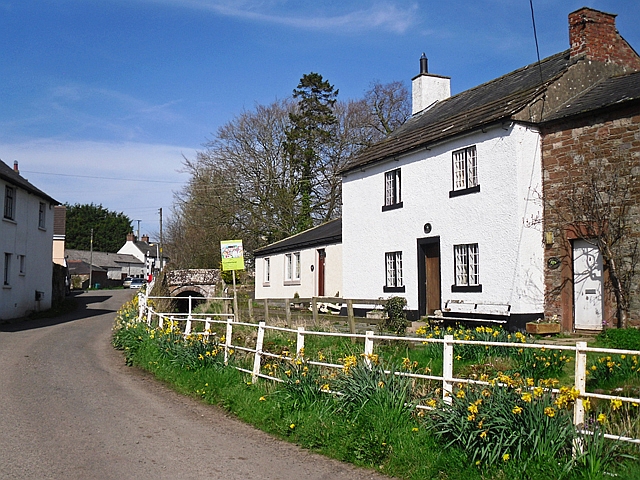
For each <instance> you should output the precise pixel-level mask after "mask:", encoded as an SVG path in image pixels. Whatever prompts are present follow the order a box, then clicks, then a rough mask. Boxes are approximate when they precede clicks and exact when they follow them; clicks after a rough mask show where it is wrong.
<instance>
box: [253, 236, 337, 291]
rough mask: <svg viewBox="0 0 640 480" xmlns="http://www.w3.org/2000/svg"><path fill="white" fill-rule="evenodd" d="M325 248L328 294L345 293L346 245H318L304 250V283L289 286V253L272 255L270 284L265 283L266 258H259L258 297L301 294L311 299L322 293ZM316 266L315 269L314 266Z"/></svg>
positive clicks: (302, 257)
mask: <svg viewBox="0 0 640 480" xmlns="http://www.w3.org/2000/svg"><path fill="white" fill-rule="evenodd" d="M320 248H324V249H325V252H326V259H325V296H333V295H335V294H336V293H339V294H340V295H342V271H343V268H342V245H341V244H339V243H338V244H332V245H318V246H315V247H313V248H308V249H305V250H294V251H292V252H291V253H293V252H295V251H299V252H300V282H299V283H297V284H295V285H287V284H286V282H285V268H286V262H285V254H286V253H289V252H286V253H278V254H275V255H271V256H269V257H268V258H270V262H271V278H270V282H269V283H268V284H267V283H265V282H264V279H265V275H264V265H265V262H264V258H265V257H256V259H255V265H256V266H255V269H256V270H255V271H256V278H255V282H256V283H255V298H256V299H261V298H293V297H294V294H295V293H298V295H299V296H300V298H310V297H314V296H316V295H317V294H318V282H317V273H318V272H317V266H318V249H320ZM312 265H313V267H314V269H313V271H311V266H312Z"/></svg>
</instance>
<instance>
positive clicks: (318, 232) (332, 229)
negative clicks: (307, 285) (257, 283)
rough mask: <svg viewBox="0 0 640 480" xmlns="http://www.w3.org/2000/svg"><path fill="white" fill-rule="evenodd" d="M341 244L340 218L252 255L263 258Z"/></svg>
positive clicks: (261, 249) (256, 251)
mask: <svg viewBox="0 0 640 480" xmlns="http://www.w3.org/2000/svg"><path fill="white" fill-rule="evenodd" d="M335 243H342V218H336V219H335V220H330V221H328V222H326V223H323V224H322V225H318V226H317V227H314V228H310V229H309V230H305V231H304V232H300V233H298V234H297V235H294V236H292V237H288V238H285V239H284V240H280V241H279V242H275V243H272V244H271V245H267V246H266V247H262V248H258V249H257V250H255V251H254V252H253V253H254V255H255V256H256V257H264V256H267V255H273V254H275V253H281V252H290V251H293V250H300V249H302V248H311V247H316V246H320V245H330V244H335Z"/></svg>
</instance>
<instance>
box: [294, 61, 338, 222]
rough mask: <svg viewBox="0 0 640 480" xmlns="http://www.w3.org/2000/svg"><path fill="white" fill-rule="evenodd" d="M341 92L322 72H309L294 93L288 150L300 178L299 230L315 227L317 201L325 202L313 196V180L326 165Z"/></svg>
mask: <svg viewBox="0 0 640 480" xmlns="http://www.w3.org/2000/svg"><path fill="white" fill-rule="evenodd" d="M337 95H338V90H334V87H333V85H331V84H330V83H329V82H328V81H327V80H324V79H323V78H322V75H320V74H319V73H314V72H311V73H308V74H306V75H303V76H302V78H301V79H300V83H299V84H298V87H297V88H296V89H294V91H293V98H294V99H298V111H297V112H292V113H290V114H289V120H290V122H291V125H290V127H289V128H288V129H287V132H286V136H287V143H286V149H287V153H288V154H289V157H290V159H291V165H292V166H293V167H294V168H295V169H296V172H297V174H298V175H299V180H298V189H299V193H300V198H301V202H300V211H299V212H298V219H297V220H298V222H297V223H298V225H297V231H299V232H301V231H303V230H306V229H308V228H311V227H312V226H313V223H314V222H313V214H314V210H315V208H314V207H315V205H314V202H318V201H320V202H321V201H322V200H323V199H321V198H320V197H319V196H318V195H314V193H316V192H314V177H315V176H316V174H317V172H318V171H320V172H321V171H322V170H323V168H324V166H325V155H324V153H325V152H324V150H325V149H326V148H327V147H328V146H329V145H330V143H331V141H332V137H331V127H333V125H335V123H336V117H335V115H334V113H333V107H334V105H335V103H336V98H337Z"/></svg>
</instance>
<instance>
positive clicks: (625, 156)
mask: <svg viewBox="0 0 640 480" xmlns="http://www.w3.org/2000/svg"><path fill="white" fill-rule="evenodd" d="M599 160H600V161H601V160H604V162H605V163H607V164H608V165H607V169H609V168H610V169H617V170H618V171H619V172H624V171H631V172H632V175H633V174H635V175H640V106H639V105H638V104H637V103H636V104H635V105H633V106H630V107H627V108H626V109H622V110H617V111H615V112H610V113H607V114H602V115H600V116H595V117H593V116H592V117H590V118H584V119H581V120H574V121H564V122H562V123H556V124H554V125H551V126H545V127H544V128H543V129H542V165H543V175H544V176H543V194H544V202H545V214H544V215H545V217H544V218H545V220H544V230H545V232H547V231H548V232H553V235H554V242H553V244H551V245H547V246H546V249H545V260H546V261H548V260H549V259H550V258H552V257H557V258H559V259H561V264H560V267H559V268H556V269H551V268H548V267H547V268H546V269H545V291H546V306H545V314H546V315H549V316H551V315H554V314H555V315H558V316H559V317H561V321H562V325H563V328H564V330H567V331H570V330H572V329H573V288H572V284H571V280H572V265H571V263H572V262H571V243H570V241H571V240H572V237H573V238H575V237H576V235H575V232H572V229H571V228H570V226H569V225H564V224H562V221H561V220H560V217H561V215H562V212H563V211H566V208H567V207H566V201H565V200H566V198H567V196H568V195H569V194H570V192H571V183H572V182H573V181H575V182H580V181H585V180H587V179H588V178H590V176H591V173H592V172H593V166H594V164H595V163H596V162H597V161H599ZM624 162H630V163H631V170H630V169H629V167H628V166H624V165H623V163H624ZM567 179H571V182H569V181H567ZM639 183H640V182H636V184H635V186H633V187H631V190H630V193H631V198H632V199H633V201H632V203H633V207H632V208H631V209H630V213H629V218H630V220H631V224H632V231H631V234H630V235H629V238H628V240H629V241H634V240H636V239H638V238H640V184H639ZM563 202H564V203H563ZM563 209H565V210H563ZM638 271H639V272H640V265H639V266H638ZM639 278H640V276H639ZM606 279H607V275H606V271H605V281H606ZM638 293H639V291H638V280H636V281H635V282H634V294H633V295H632V303H631V312H630V317H629V318H630V319H631V320H632V322H633V323H635V324H640V298H638ZM605 304H606V305H605V307H606V308H605V321H606V322H607V323H608V324H610V325H611V326H613V325H615V309H614V305H615V304H614V303H613V301H612V297H611V296H610V295H609V297H608V298H605Z"/></svg>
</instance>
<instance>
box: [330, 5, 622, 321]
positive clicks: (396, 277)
mask: <svg viewBox="0 0 640 480" xmlns="http://www.w3.org/2000/svg"><path fill="white" fill-rule="evenodd" d="M601 17H603V16H602V15H600V12H597V11H593V10H591V9H586V8H585V9H581V10H578V11H576V12H574V13H572V14H571V15H570V38H571V39H572V40H571V41H572V47H573V48H572V49H570V50H567V51H564V52H561V53H558V54H556V55H554V56H552V57H549V58H546V59H544V60H542V61H541V62H540V63H535V64H531V65H528V66H526V67H524V68H521V69H519V70H516V71H514V72H511V73H509V74H507V75H504V76H502V77H500V78H497V79H495V80H492V81H490V82H488V83H485V84H483V85H480V86H478V87H475V88H473V89H471V90H467V91H464V92H462V93H459V94H457V95H455V96H449V91H450V90H449V79H448V78H447V77H442V76H440V75H433V74H431V73H429V72H428V68H427V59H426V57H425V56H424V55H423V57H422V58H421V59H420V73H419V75H417V76H416V77H415V78H414V79H413V86H412V88H413V116H412V118H411V119H409V121H407V123H406V124H405V125H403V126H402V127H401V128H399V129H398V130H396V131H395V132H394V133H393V134H391V135H390V136H389V137H388V138H387V139H385V140H383V141H381V142H379V143H378V144H376V145H374V146H372V147H370V148H368V149H366V150H365V151H364V152H363V153H361V154H360V155H358V156H357V157H355V158H354V159H352V161H351V162H350V163H349V164H348V165H347V166H346V167H345V168H344V169H343V171H342V175H343V181H342V198H343V208H342V219H343V232H342V234H343V237H342V238H343V272H344V273H343V289H344V297H345V298H377V297H389V296H392V295H399V296H403V297H405V298H406V299H407V304H408V309H409V316H410V317H412V318H419V317H423V316H425V315H434V314H440V311H441V312H442V313H443V314H444V315H445V316H450V317H457V318H467V319H482V320H485V321H498V322H504V323H507V324H508V326H509V327H510V328H523V327H524V323H525V322H527V321H530V320H535V319H537V318H540V317H543V316H544V309H545V283H544V274H545V256H544V253H545V245H544V243H543V232H542V218H543V209H542V202H541V201H539V196H540V194H541V193H542V178H543V168H542V161H541V145H542V135H541V133H540V126H541V125H542V124H543V122H544V121H545V120H546V119H547V118H551V116H553V115H554V114H556V113H557V112H560V113H559V114H560V115H562V111H563V109H565V108H566V107H567V105H568V104H570V101H571V99H572V98H574V97H575V96H576V95H578V94H579V93H581V92H585V91H587V90H589V89H591V88H592V87H593V86H594V85H596V84H598V82H600V81H602V80H603V79H606V78H608V77H611V76H612V75H616V74H620V73H625V72H626V71H628V68H627V66H626V65H625V64H624V62H617V61H611V59H609V60H606V61H605V60H602V61H600V60H598V61H594V58H592V57H590V56H589V55H588V54H585V52H589V51H592V50H594V49H596V48H597V46H598V45H601V44H603V39H602V38H600V37H602V36H603V35H605V34H606V35H609V33H611V35H609V36H611V38H612V40H611V42H613V40H615V41H616V42H617V43H612V45H615V48H613V49H610V50H611V52H610V53H609V54H610V56H611V57H612V58H614V57H615V56H616V54H618V52H622V53H620V56H621V57H622V56H624V55H622V54H623V53H625V52H627V50H631V49H630V47H628V44H626V42H624V40H622V39H621V37H619V35H618V34H617V31H615V27H614V28H606V29H605V28H601V29H595V28H594V29H591V30H588V29H587V30H585V29H584V28H583V26H584V24H585V22H587V23H589V22H590V21H600V20H598V19H600V18H601ZM603 18H604V17H603ZM607 18H608V17H607ZM607 18H605V20H606V21H609V20H607ZM581 19H582V20H581ZM584 19H587V20H584ZM583 20H584V21H583ZM605 20H602V22H605ZM609 23H610V21H609ZM607 25H608V24H607ZM614 34H615V35H617V37H615V38H614ZM607 38H608V37H607ZM605 40H606V39H605ZM606 42H609V40H606ZM606 42H605V43H606ZM611 42H609V43H611ZM574 44H575V45H574ZM578 47H579V48H578Z"/></svg>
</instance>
